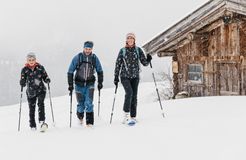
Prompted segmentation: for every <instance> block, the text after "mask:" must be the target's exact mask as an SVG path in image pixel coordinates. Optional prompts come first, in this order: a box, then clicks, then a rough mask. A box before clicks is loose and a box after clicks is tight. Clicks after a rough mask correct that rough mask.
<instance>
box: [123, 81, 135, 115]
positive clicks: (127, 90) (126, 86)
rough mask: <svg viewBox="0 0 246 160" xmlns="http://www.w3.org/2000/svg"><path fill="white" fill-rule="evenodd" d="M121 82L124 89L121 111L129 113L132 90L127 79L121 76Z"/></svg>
mask: <svg viewBox="0 0 246 160" xmlns="http://www.w3.org/2000/svg"><path fill="white" fill-rule="evenodd" d="M121 83H122V85H123V87H124V90H125V101H124V107H123V111H124V112H125V113H129V112H130V108H131V102H132V94H133V90H132V87H131V83H130V80H129V79H127V78H122V79H121Z"/></svg>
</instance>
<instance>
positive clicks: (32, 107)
mask: <svg viewBox="0 0 246 160" xmlns="http://www.w3.org/2000/svg"><path fill="white" fill-rule="evenodd" d="M27 100H28V105H29V126H30V127H31V128H36V127H37V126H36V122H35V107H36V101H37V97H33V98H27Z"/></svg>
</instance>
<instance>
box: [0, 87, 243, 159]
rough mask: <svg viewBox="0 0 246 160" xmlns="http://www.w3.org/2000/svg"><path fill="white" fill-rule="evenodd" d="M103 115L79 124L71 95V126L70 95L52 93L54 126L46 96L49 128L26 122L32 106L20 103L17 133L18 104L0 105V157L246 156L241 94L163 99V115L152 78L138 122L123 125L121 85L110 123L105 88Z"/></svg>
mask: <svg viewBox="0 0 246 160" xmlns="http://www.w3.org/2000/svg"><path fill="white" fill-rule="evenodd" d="M101 94H102V98H101V114H100V115H101V116H100V118H98V117H97V96H98V95H97V92H95V117H96V118H95V127H94V128H93V129H91V128H86V127H82V126H80V125H78V121H77V119H76V116H75V111H76V100H75V97H74V98H73V100H74V103H73V124H72V128H71V129H70V128H69V97H68V96H64V97H57V98H53V107H54V113H55V121H56V126H55V127H54V126H52V121H51V112H50V106H49V100H48V95H47V100H46V117H47V123H48V124H49V130H48V131H47V132H46V133H40V132H38V131H36V132H33V131H31V130H30V129H29V127H28V107H27V104H26V103H24V104H23V107H22V121H21V132H17V124H18V112H19V104H17V105H13V106H6V107H1V108H0V126H1V127H0V157H1V159H3V160H10V159H11V160H12V159H13V160H14V159H15V160H16V159H20V160H22V159H23V160H24V159H25V160H26V159H35V160H43V159H44V157H45V158H47V159H59V160H68V159H72V160H76V159H86V160H87V159H88V160H89V159H90V160H99V159H107V160H111V159H112V160H116V159H117V160H121V159H122V160H125V159H135V160H137V159H146V160H147V159H153V160H245V159H246V155H245V151H246V138H245V136H246V125H245V123H246V116H245V115H246V107H245V105H244V102H245V100H246V97H245V96H242V97H206V98H190V99H182V100H170V101H163V102H162V103H163V106H164V111H165V115H166V118H165V119H163V117H162V115H161V110H160V106H159V103H158V102H153V100H154V99H155V97H154V96H155V95H156V93H155V88H154V84H153V83H142V84H140V86H139V94H138V96H139V98H138V100H139V101H138V102H139V104H138V121H139V123H138V124H137V125H136V126H134V127H128V126H125V125H122V124H121V120H122V103H123V99H124V91H123V88H122V87H120V88H119V90H118V93H117V97H116V106H115V112H114V117H113V123H112V125H109V119H110V113H111V108H112V102H113V95H114V89H104V90H102V93H101Z"/></svg>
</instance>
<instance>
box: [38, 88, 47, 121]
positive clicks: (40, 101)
mask: <svg viewBox="0 0 246 160" xmlns="http://www.w3.org/2000/svg"><path fill="white" fill-rule="evenodd" d="M45 95H46V92H43V93H41V94H40V95H38V117H39V119H38V120H39V122H44V121H45V108H44V100H45Z"/></svg>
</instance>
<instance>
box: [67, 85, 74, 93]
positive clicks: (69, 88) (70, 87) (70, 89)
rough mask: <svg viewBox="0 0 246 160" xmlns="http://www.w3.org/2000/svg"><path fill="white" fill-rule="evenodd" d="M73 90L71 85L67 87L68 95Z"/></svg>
mask: <svg viewBox="0 0 246 160" xmlns="http://www.w3.org/2000/svg"><path fill="white" fill-rule="evenodd" d="M73 89H74V88H73V85H69V86H68V90H69V91H70V93H72V92H73Z"/></svg>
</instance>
